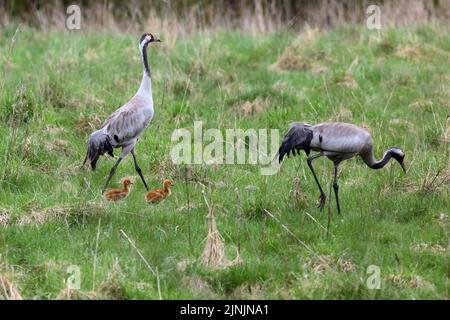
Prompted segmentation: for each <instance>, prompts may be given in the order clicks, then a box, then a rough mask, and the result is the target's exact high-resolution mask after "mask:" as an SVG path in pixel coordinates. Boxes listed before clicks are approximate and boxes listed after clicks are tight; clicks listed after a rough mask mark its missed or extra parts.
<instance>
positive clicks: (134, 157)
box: [131, 148, 148, 191]
mask: <svg viewBox="0 0 450 320" xmlns="http://www.w3.org/2000/svg"><path fill="white" fill-rule="evenodd" d="M131 155H132V156H133V160H134V168H135V169H136V171H137V173H138V174H139V176H140V177H141V179H142V182H143V183H144V186H145V188H146V189H147V191H148V187H147V183H146V182H145V179H144V176H143V175H142V170H141V168H140V167H139V165H138V163H137V160H136V155H135V154H134V148H133V149H132V150H131Z"/></svg>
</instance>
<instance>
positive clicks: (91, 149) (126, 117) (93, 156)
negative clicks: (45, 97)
mask: <svg viewBox="0 0 450 320" xmlns="http://www.w3.org/2000/svg"><path fill="white" fill-rule="evenodd" d="M159 41H160V40H159V39H156V38H155V37H154V36H153V35H152V34H151V33H144V34H143V35H142V36H141V39H140V41H139V50H140V53H141V58H142V64H143V66H144V71H143V75H142V81H141V85H140V87H139V90H138V91H137V93H136V94H135V95H134V97H133V98H131V99H130V101H128V102H127V103H126V104H124V105H123V106H122V107H120V108H119V109H117V110H116V111H115V112H114V113H113V114H111V115H110V116H109V118H108V119H106V121H105V122H104V123H103V124H102V126H101V128H100V129H99V130H97V131H94V132H93V133H92V134H91V135H90V137H89V139H88V142H87V153H86V157H85V159H84V162H83V165H84V164H85V163H86V160H87V159H89V162H90V164H91V168H92V170H95V167H96V164H97V160H98V158H99V157H100V156H101V155H104V154H105V153H108V154H109V155H110V156H112V157H114V154H113V148H122V153H121V154H120V156H119V159H118V160H117V162H116V163H115V164H114V166H113V167H112V169H111V171H110V173H109V176H108V179H107V180H106V183H105V186H104V187H103V190H102V193H104V192H105V190H106V188H107V187H108V184H109V181H110V180H111V178H112V176H113V175H114V173H115V172H116V168H117V166H118V165H119V163H120V162H121V161H122V160H123V159H124V158H125V157H126V156H127V155H128V153H130V152H131V155H132V156H133V160H134V167H135V169H136V171H137V173H138V174H139V176H140V177H141V179H142V182H143V183H144V185H145V188H146V189H147V190H148V186H147V183H146V182H145V179H144V176H143V175H142V170H141V168H140V167H139V165H138V163H137V160H136V155H135V152H134V146H135V144H136V142H137V141H138V139H139V136H140V135H141V134H142V132H143V131H144V130H145V129H146V128H147V126H148V125H149V124H150V121H151V120H152V118H153V97H152V83H151V74H150V68H149V67H148V61H147V46H148V44H149V43H151V42H159Z"/></svg>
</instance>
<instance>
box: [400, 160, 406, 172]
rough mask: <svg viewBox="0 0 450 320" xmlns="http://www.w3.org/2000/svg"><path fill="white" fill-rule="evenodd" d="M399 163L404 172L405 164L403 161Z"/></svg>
mask: <svg viewBox="0 0 450 320" xmlns="http://www.w3.org/2000/svg"><path fill="white" fill-rule="evenodd" d="M400 165H401V166H402V169H403V172H404V173H405V174H406V169H405V165H404V164H403V161H402V162H400Z"/></svg>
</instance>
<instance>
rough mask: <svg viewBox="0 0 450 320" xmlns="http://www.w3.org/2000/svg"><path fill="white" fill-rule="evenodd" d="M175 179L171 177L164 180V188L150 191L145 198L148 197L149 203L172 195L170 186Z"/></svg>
mask: <svg viewBox="0 0 450 320" xmlns="http://www.w3.org/2000/svg"><path fill="white" fill-rule="evenodd" d="M173 184H174V183H173V181H172V180H170V179H165V180H164V182H163V188H162V189H155V190H152V191H149V192H148V193H147V195H146V196H145V198H146V199H147V202H148V203H154V202H159V201H161V200H163V199H165V198H167V197H168V196H170V194H171V191H170V189H169V188H170V187H171V186H172V185H173Z"/></svg>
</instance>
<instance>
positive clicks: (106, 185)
mask: <svg viewBox="0 0 450 320" xmlns="http://www.w3.org/2000/svg"><path fill="white" fill-rule="evenodd" d="M122 159H123V157H122V155H120V157H119V159H118V160H117V162H116V163H115V164H114V166H113V167H112V169H111V171H110V172H109V176H108V179H106V183H105V186H104V187H103V189H102V194H104V193H105V190H106V188H107V187H108V184H109V181H110V180H111V178H112V176H113V175H114V173H116V168H117V167H118V166H119V163H120V162H121V161H122Z"/></svg>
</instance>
